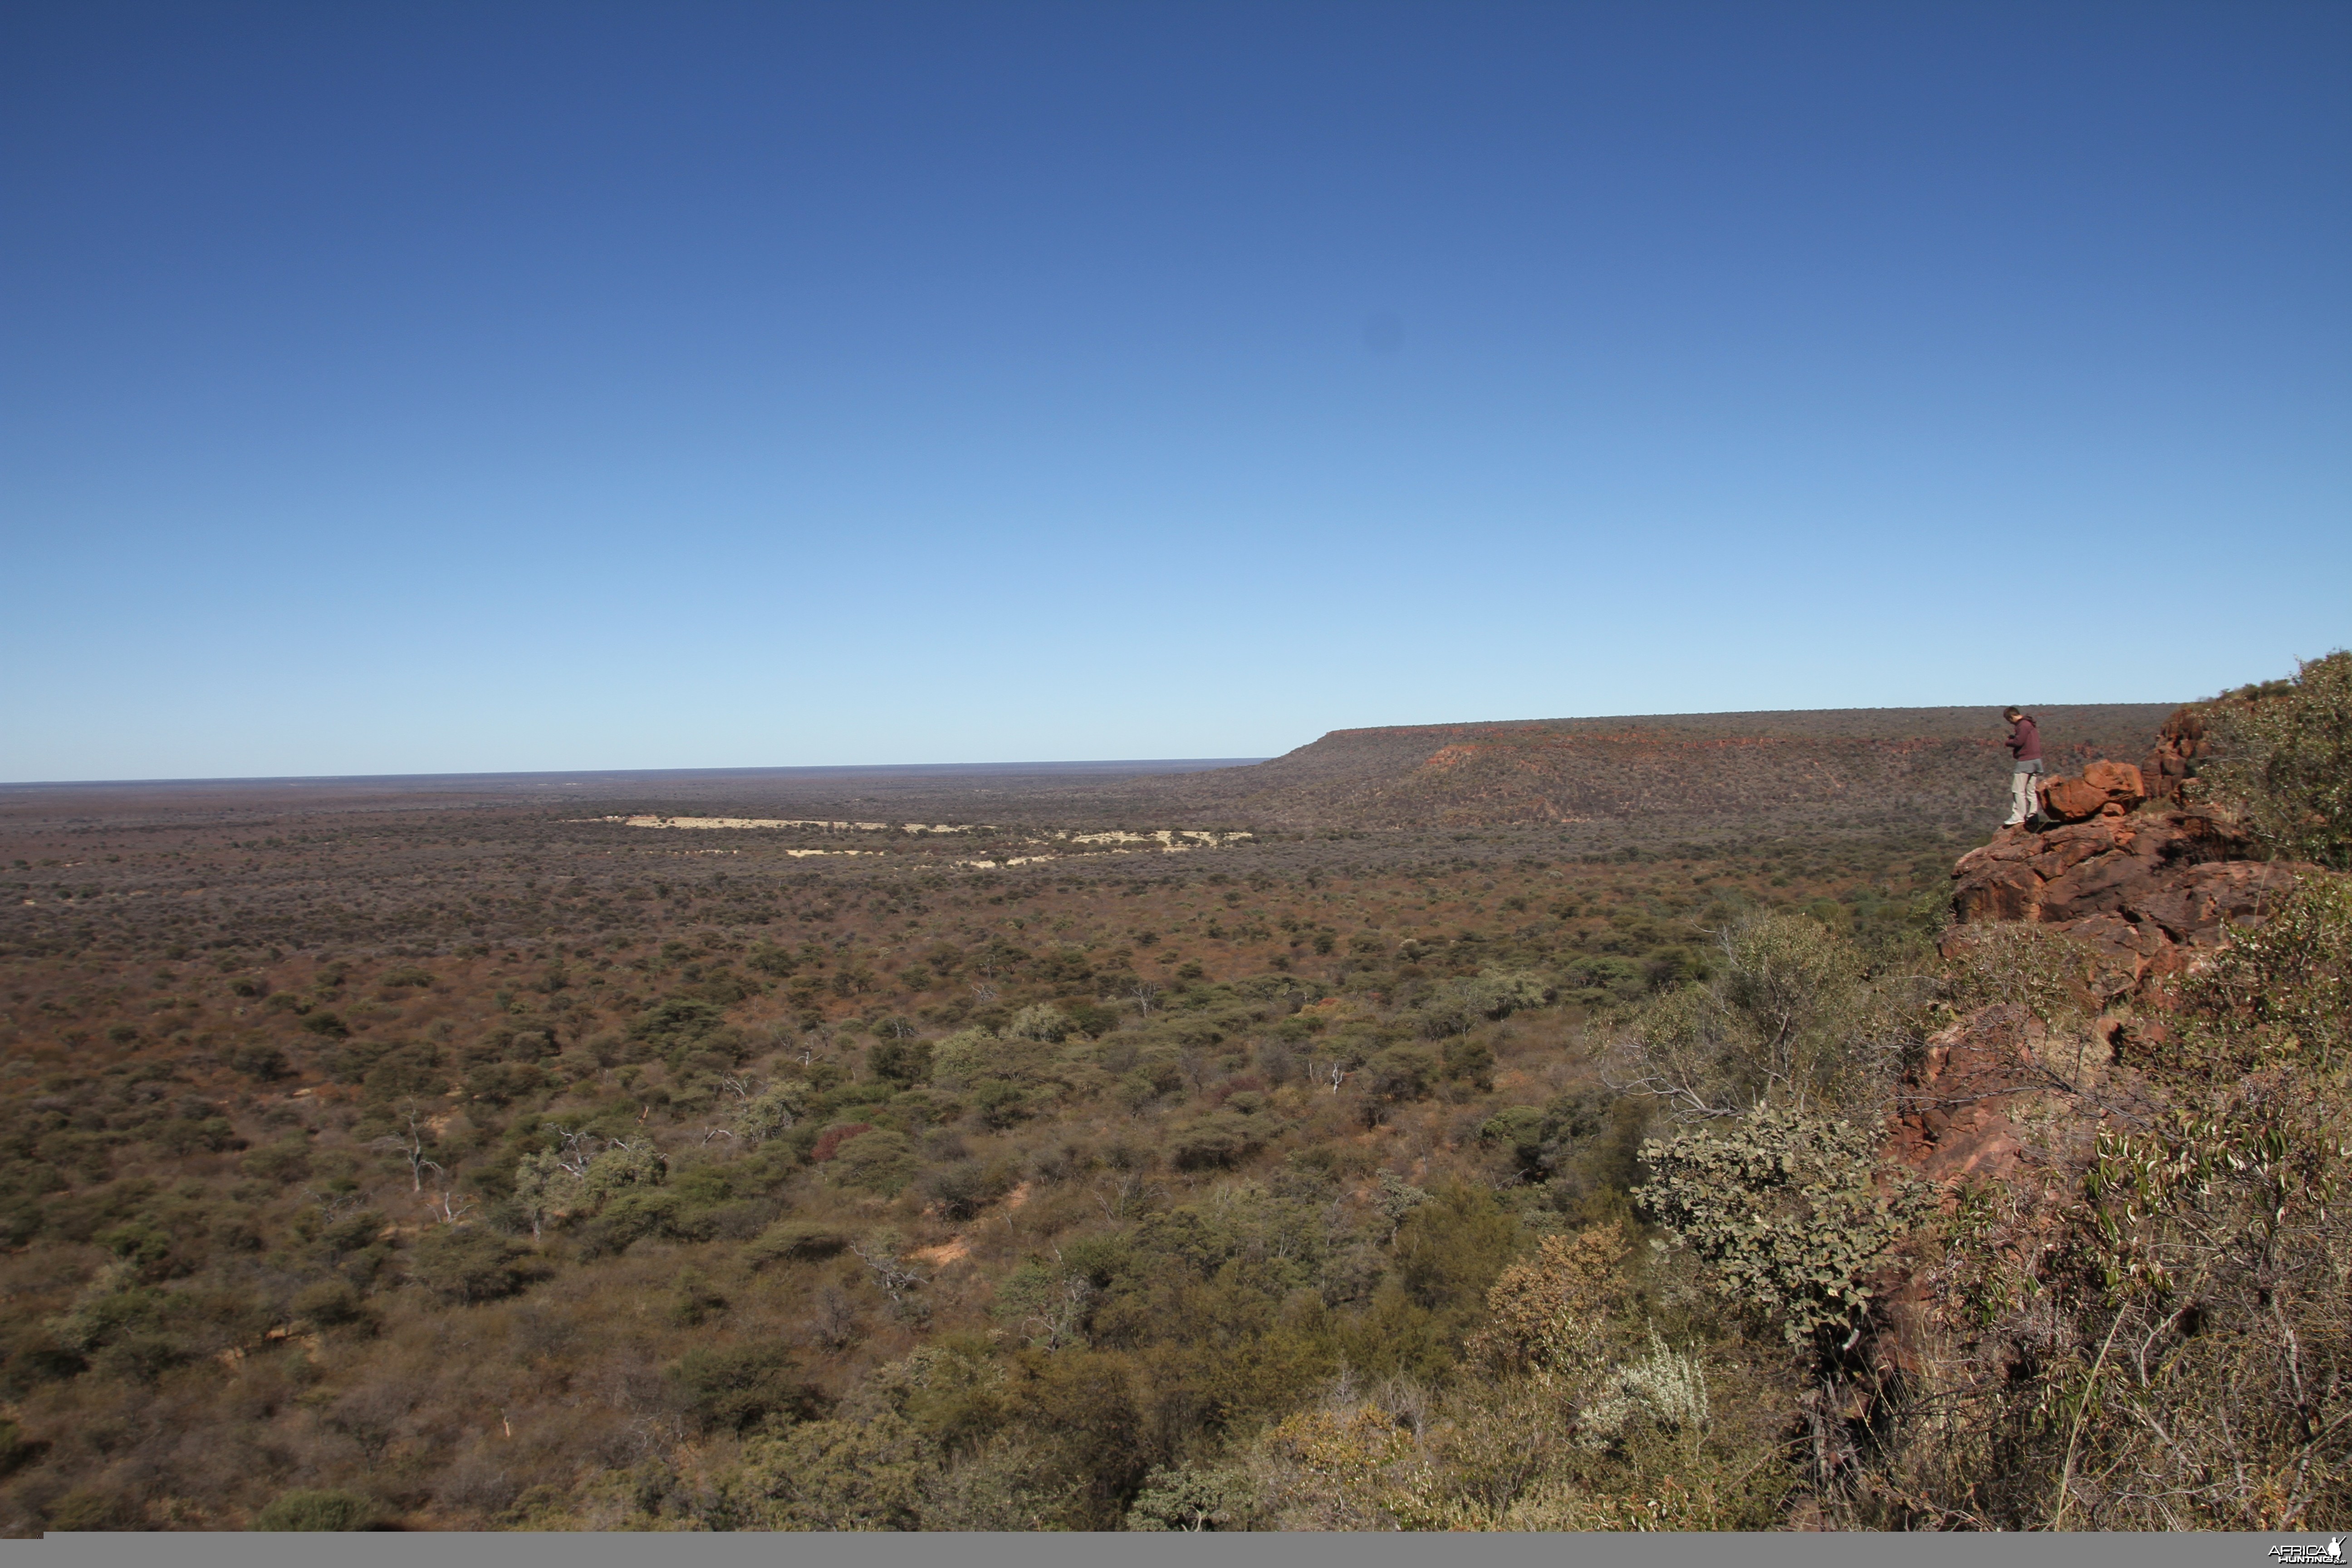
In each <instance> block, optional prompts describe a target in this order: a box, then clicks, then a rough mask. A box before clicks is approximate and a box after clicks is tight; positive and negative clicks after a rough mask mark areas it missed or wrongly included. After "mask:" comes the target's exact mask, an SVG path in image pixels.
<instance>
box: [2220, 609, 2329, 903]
mask: <svg viewBox="0 0 2352 1568" xmlns="http://www.w3.org/2000/svg"><path fill="white" fill-rule="evenodd" d="M2219 728H2220V730H2221V757H2220V759H2219V760H2218V761H2217V762H2216V763H2214V764H2213V765H2212V766H2211V767H2210V768H2209V769H2207V770H2206V771H2205V773H2204V774H2203V776H2204V778H2205V780H2206V781H2207V783H2208V784H2209V785H2210V788H2211V791H2212V798H2213V799H2214V800H2215V801H2216V802H2217V803H2218V804H2220V805H2224V806H2226V807H2228V808H2229V809H2230V810H2231V811H2232V812H2234V813H2235V814H2236V815H2237V816H2238V817H2239V818H2240V819H2241V820H2242V821H2243V822H2244V824H2245V826H2246V828H2247V831H2249V832H2251V833H2252V835H2253V836H2254V837H2255V838H2256V839H2257V840H2259V841H2260V842H2261V843H2262V845H2263V847H2265V848H2267V849H2268V850H2270V852H2271V853H2272V854H2273V855H2277V856H2282V857H2284V858H2291V859H2297V860H2315V861H2317V862H2319V863H2320V864H2321V865H2323V866H2332V867H2334V868H2336V869H2337V870H2339V871H2342V870H2352V652H2346V651H2343V650H2341V649H2339V650H2337V651H2336V652H2335V653H2331V654H2329V655H2328V656H2327V657H2326V658H2315V659H2307V660H2305V661H2304V663H2303V664H2302V665H2301V666H2300V667H2299V668H2297V670H2296V673H2295V678H2294V685H2293V686H2292V687H2291V688H2290V689H2288V690H2287V691H2286V692H2285V693H2284V694H2283V695H2281V696H2278V697H2274V698H2271V699H2269V700H2265V701H2259V702H2253V703H2250V704H2247V705H2245V706H2243V707H2231V708H2229V709H2225V710H2223V712H2222V714H2221V721H2220V725H2219Z"/></svg>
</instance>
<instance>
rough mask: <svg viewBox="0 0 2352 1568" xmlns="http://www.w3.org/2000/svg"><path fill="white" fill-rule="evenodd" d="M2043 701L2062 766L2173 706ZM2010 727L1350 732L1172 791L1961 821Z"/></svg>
mask: <svg viewBox="0 0 2352 1568" xmlns="http://www.w3.org/2000/svg"><path fill="white" fill-rule="evenodd" d="M2036 711H2037V713H2038V716H2039V717H2040V719H2041V721H2042V735H2043V737H2044V741H2045V744H2046V745H2047V747H2048V749H2049V752H2050V755H2051V757H2052V759H2053V765H2058V766H2063V765H2072V764H2079V763H2083V762H2085V761H2088V760H2090V759H2093V758H2097V757H2103V756H2109V755H2124V756H2134V757H2137V756H2140V755H2143V754H2146V753H2147V752H2148V751H2149V750H2150V748H2151V747H2152V746H2154V745H2155V744H2156V743H2157V741H2158V729H2159V727H2160V725H2161V724H2162V723H2163V721H2164V720H2165V718H2166V716H2167V715H2168V713H2170V712H2172V711H2173V710H2172V708H2171V707H2170V706H2169V705H2168V704H2156V703H2147V704H2109V705H2104V706H2095V707H2053V708H2046V709H2040V710H2036ZM2005 734H2006V730H2005V728H2004V727H2003V725H2002V724H2001V722H2000V719H1999V718H1998V716H1997V715H1996V714H1995V713H1994V712H1993V711H1992V710H1989V709H1980V708H1884V709H1834V710H1819V711H1811V712H1804V711H1800V712H1781V713H1706V714H1673V715H1663V716H1651V717H1630V718H1616V719H1565V720H1538V721H1522V722H1505V723H1474V724H1433V725H1415V726H1402V727H1397V728H1390V729H1377V730H1338V731H1332V732H1331V733H1329V734H1328V735H1326V736H1324V737H1323V738H1322V739H1321V740H1319V741H1317V742H1314V743H1313V744H1311V745H1307V746H1302V747H1300V748H1299V749H1298V750H1297V751H1295V752H1289V753H1288V754H1287V755H1285V756H1281V757H1276V758H1275V759H1274V760H1273V761H1271V762H1266V763H1258V764H1256V765H1255V766H1254V767H1247V768H1230V769H1222V770H1218V771H1215V772H1211V773H1195V774H1192V775H1190V776H1187V777H1184V778H1181V779H1176V780H1171V781H1168V783H1167V785H1166V787H1167V788H1168V789H1169V790H1170V791H1171V792H1172V793H1174V794H1175V795H1178V796H1180V797H1181V800H1182V801H1183V803H1184V804H1185V805H1186V806H1187V807H1188V808H1189V809H1191V810H1192V811H1194V812H1222V813H1223V814H1225V815H1228V816H1232V817H1234V819H1236V820H1244V819H1246V820H1249V821H1252V822H1255V823H1263V824H1265V825H1266V826H1289V827H1329V826H1351V827H1374V828H1416V827H1418V828H1432V827H1481V826H1541V825H1547V824H1569V823H1609V822H1623V823H1629V824H1630V823H1640V824H1643V825H1645V826H1653V827H1654V826H1664V825H1670V824H1678V825H1687V826H1691V827H1693V828H1704V827H1708V826H1715V827H1727V826H1740V827H1746V828H1752V829H1768V830H1776V831H1789V830H1794V829H1800V828H1815V827H1824V826H1854V827H1883V826H1900V825H1912V826H1937V827H1942V826H1960V825H1963V824H1967V823H1971V822H1981V821H1983V820H1984V819H1985V817H1986V816H1988V815H1989V814H1990V813H1991V812H1994V811H1998V810H1999V809H2000V807H2001V804H2002V802H2003V801H2004V800H2005V799H2006V797H2007V785H2008V780H2007V772H2008V766H2009V759H2008V753H2007V752H2005V751H2004V750H2003V748H2002V744H2001V742H2002V739H2003V737H2004V735H2005Z"/></svg>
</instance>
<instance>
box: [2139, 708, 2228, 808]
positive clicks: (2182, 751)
mask: <svg viewBox="0 0 2352 1568" xmlns="http://www.w3.org/2000/svg"><path fill="white" fill-rule="evenodd" d="M2205 731H2206V722H2205V710H2204V709H2203V708H2202V707H2199V706H2191V707H2188V708H2183V709H2180V710H2179V711H2177V712H2175V713H2174V714H2173V715H2172V717H2170V718H2169V719H2167V720H2166V721H2164V726H2163V728H2161V729H2159V730H2158V731H2157V732H2156V746H2155V748H2154V749H2153V750H2151V751H2150V752H2148V754H2147V761H2145V762H2143V763H2140V765H2139V771H2140V775H2141V777H2142V778H2143V779H2144V780H2145V781H2146V783H2147V794H2148V796H2149V798H2150V799H2153V800H2174V801H2177V800H2179V798H2180V789H2181V786H2182V785H2183V784H2187V783H2188V782H2189V780H2190V779H2191V778H2194V777H2195V776H2196V774H2197V763H2198V761H2199V759H2200V758H2203V757H2207V756H2210V755H2211V754H2212V742H2210V740H2208V739H2207V737H2206V732H2205Z"/></svg>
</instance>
